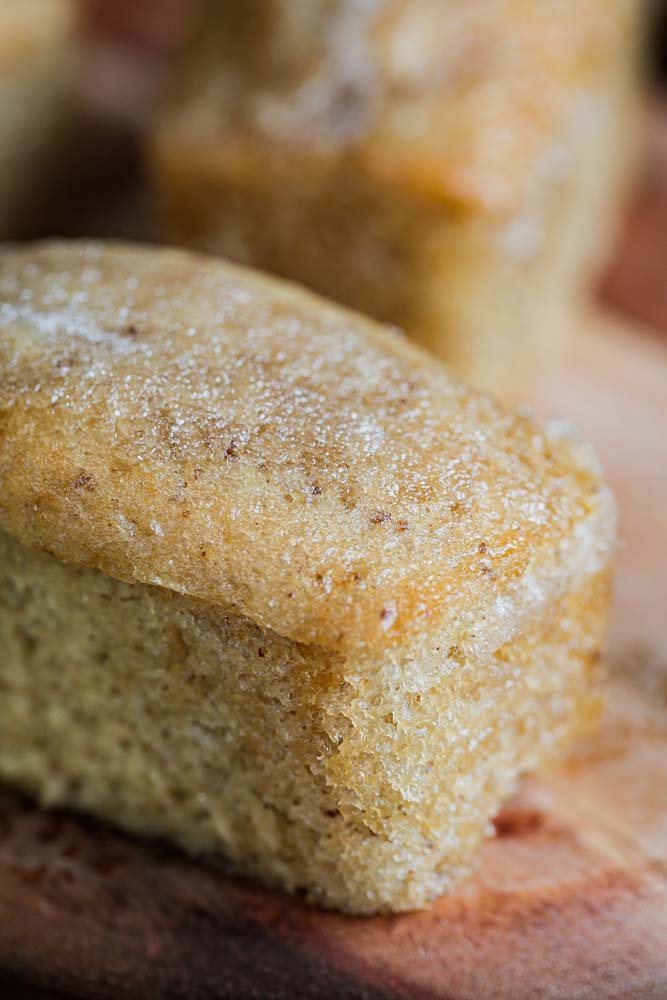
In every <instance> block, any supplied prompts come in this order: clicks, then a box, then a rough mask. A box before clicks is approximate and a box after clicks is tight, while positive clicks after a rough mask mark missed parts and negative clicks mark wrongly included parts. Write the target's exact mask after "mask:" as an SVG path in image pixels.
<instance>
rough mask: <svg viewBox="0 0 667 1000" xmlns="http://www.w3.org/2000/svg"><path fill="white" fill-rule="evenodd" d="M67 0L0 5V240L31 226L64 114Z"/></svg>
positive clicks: (13, 0)
mask: <svg viewBox="0 0 667 1000" xmlns="http://www.w3.org/2000/svg"><path fill="white" fill-rule="evenodd" d="M73 20H74V3H73V2H72V0H2V4H0V238H4V239H6V238H7V237H8V236H12V237H13V236H15V235H16V234H17V233H21V231H22V230H23V228H24V227H26V226H28V227H29V226H30V225H32V223H33V214H34V212H33V204H32V203H33V199H35V197H36V194H37V197H38V200H39V201H40V204H41V201H42V200H43V199H42V198H41V188H42V187H43V186H44V185H45V183H46V181H47V180H48V178H49V170H50V167H51V156H52V153H53V150H54V149H57V148H58V146H59V142H60V135H61V132H62V130H63V128H64V125H65V122H66V121H67V116H68V101H69V96H70V94H69V92H70V86H71V77H72V72H73V46H72V32H73Z"/></svg>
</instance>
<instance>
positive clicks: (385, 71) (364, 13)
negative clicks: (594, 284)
mask: <svg viewBox="0 0 667 1000" xmlns="http://www.w3.org/2000/svg"><path fill="white" fill-rule="evenodd" d="M642 7H643V4H642V3H641V2H637V0H587V2H586V3H583V4H582V3H580V2H579V0H563V2H558V3H554V2H553V0H530V2H526V0H466V2H465V3H458V2H454V0H409V2H408V0H371V2H359V0H333V2H332V0H309V2H295V0H250V2H249V0H228V2H227V3H225V4H220V3H216V2H215V0H208V2H204V3H203V4H201V8H202V13H201V25H200V27H199V29H198V30H196V31H195V32H194V35H193V38H192V41H191V44H190V49H189V51H188V52H187V53H186V56H185V58H184V59H183V62H182V66H181V68H180V70H179V71H178V72H177V74H176V79H175V80H174V82H173V86H172V93H171V97H170V99H169V100H168V101H167V104H166V107H165V109H164V113H163V114H162V116H161V118H160V120H159V123H158V125H157V128H156V131H155V136H154V141H153V143H152V158H153V162H154V168H155V171H154V172H155V177H156V183H157V187H158V192H159V198H160V202H161V204H162V213H163V218H164V225H165V229H166V232H167V235H168V236H169V237H170V238H171V239H173V240H175V241H177V242H181V243H182V242H185V243H188V244H190V245H192V246H196V247H198V248H200V249H205V250H211V251H215V252H220V253H222V254H224V255H225V256H228V257H230V258H231V259H234V260H238V261H240V262H242V263H250V264H254V265H256V266H258V267H261V268H263V269H265V270H268V271H271V272H273V273H276V274H279V275H282V276H284V277H288V278H292V279H296V280H298V281H301V282H303V283H304V284H306V285H308V286H310V287H312V288H314V289H315V290H317V291H319V292H322V293H324V294H326V295H330V296H331V297H333V298H335V299H337V300H339V301H341V302H343V303H345V304H346V305H350V306H353V307H354V308H358V309H361V310H362V311H364V312H366V313H368V314H370V315H372V316H375V317H376V318H378V319H381V320H384V321H388V322H391V323H394V324H398V325H399V326H401V327H403V328H404V329H405V330H406V331H407V332H408V333H409V334H410V335H411V336H412V337H414V338H415V339H416V340H418V341H420V342H421V343H422V344H423V345H425V346H427V347H428V348H430V349H431V350H433V351H435V352H436V353H437V354H439V355H441V356H442V357H443V358H444V359H445V360H446V361H447V362H448V363H449V364H450V365H452V367H454V368H455V369H456V370H457V371H458V372H459V373H461V374H462V375H464V376H465V377H466V378H469V379H471V380H472V381H474V382H476V383H477V384H479V385H481V386H484V387H488V388H493V389H494V390H495V391H500V392H502V393H504V394H505V395H507V396H517V395H521V394H522V392H523V391H524V390H525V389H526V385H527V383H529V382H531V381H532V379H533V378H534V376H535V372H536V370H537V369H539V368H540V367H542V368H543V367H544V365H545V364H547V363H548V362H549V360H550V359H552V358H553V357H554V354H555V353H556V352H557V351H558V350H559V348H560V345H561V344H562V343H563V341H564V340H565V338H566V334H567V332H568V330H569V328H570V327H571V326H572V321H573V316H574V313H575V306H576V304H577V299H578V298H579V295H580V292H581V290H582V287H583V286H584V285H585V284H586V283H587V281H588V280H589V279H590V276H591V269H592V267H593V266H594V264H595V263H596V262H597V261H598V258H599V257H600V254H601V253H602V252H603V250H604V248H605V246H606V244H607V242H608V237H609V233H610V230H611V229H612V228H613V226H612V223H613V221H614V219H615V216H616V207H617V206H616V202H617V200H618V199H619V193H620V190H619V189H620V188H621V187H622V184H621V180H622V178H623V176H624V175H625V173H626V172H627V167H628V165H629V159H630V150H631V148H632V142H631V132H632V129H631V121H632V113H631V108H632V104H633V94H634V76H635V72H634V71H635V66H636V63H637V48H638V45H637V38H638V34H639V31H638V22H639V20H640V17H639V15H640V13H641V10H642Z"/></svg>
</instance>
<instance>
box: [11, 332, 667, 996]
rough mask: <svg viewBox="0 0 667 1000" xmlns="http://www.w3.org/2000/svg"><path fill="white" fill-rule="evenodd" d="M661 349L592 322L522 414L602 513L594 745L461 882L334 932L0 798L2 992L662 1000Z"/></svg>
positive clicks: (666, 652) (665, 500) (318, 921)
mask: <svg viewBox="0 0 667 1000" xmlns="http://www.w3.org/2000/svg"><path fill="white" fill-rule="evenodd" d="M666 389H667V350H665V349H664V348H663V346H662V345H661V344H658V343H654V342H652V341H651V340H650V339H647V338H642V337H641V336H637V335H633V334H631V333H629V332H628V330H627V329H625V328H624V327H622V326H621V325H620V324H618V323H615V322H612V321H610V320H608V319H602V318H599V317H596V318H595V319H594V320H593V321H592V322H591V324H590V329H589V331H588V333H587V334H586V335H582V336H581V337H580V338H579V339H578V341H577V343H576V347H575V351H574V353H573V356H572V358H571V359H570V360H569V362H568V364H567V366H566V368H565V370H564V371H563V372H561V373H560V375H559V376H558V377H554V378H553V379H551V380H550V381H548V382H547V383H545V384H544V385H542V386H541V387H540V389H539V391H538V392H537V397H538V398H537V399H536V404H535V405H536V408H537V409H539V410H540V411H542V412H543V413H544V414H547V415H551V416H553V415H561V414H564V413H567V414H568V415H571V416H574V417H575V419H576V420H577V422H578V423H579V425H580V426H581V427H582V429H583V430H584V431H585V432H586V433H587V434H588V435H589V436H590V437H591V438H592V439H593V440H594V441H595V443H596V444H597V447H598V451H599V453H600V456H601V458H602V460H603V463H604V464H605V466H606V468H607V471H608V475H609V478H610V480H611V482H612V484H613V485H614V487H615V489H616V491H617V495H618V498H619V502H620V505H621V511H622V547H621V550H620V558H619V575H618V576H619V579H618V588H617V598H616V606H615V611H614V621H613V629H612V641H611V648H610V651H609V656H610V661H611V662H612V664H613V668H614V670H613V674H612V678H611V680H610V682H609V708H608V712H607V716H606V718H605V720H604V722H603V725H602V728H601V730H600V732H599V733H598V734H597V735H596V736H595V737H594V738H591V739H590V740H589V741H588V742H587V743H585V744H581V745H579V746H578V747H577V748H576V749H575V751H574V753H573V754H572V756H571V757H570V758H569V759H568V760H567V761H566V762H565V763H564V764H562V765H561V766H559V767H557V768H554V769H553V770H552V771H551V772H550V773H547V774H543V775H541V776H540V777H539V778H537V777H533V778H530V779H528V780H526V781H525V783H524V785H523V787H522V790H521V793H520V795H519V796H518V797H517V798H516V799H515V801H513V802H512V803H510V804H509V805H508V806H507V807H506V809H505V810H504V812H503V813H502V814H501V816H500V817H499V818H498V819H497V821H496V829H497V835H496V837H495V838H494V839H492V840H490V841H489V842H488V844H487V845H486V848H485V850H484V852H483V856H482V859H481V863H480V867H479V870H478V871H477V873H476V875H475V876H474V877H473V878H472V879H471V880H470V881H469V882H468V883H467V884H466V885H465V886H464V887H463V888H462V889H461V890H460V891H458V892H457V893H456V894H454V895H451V896H448V897H443V898H442V899H441V900H439V902H438V903H437V904H436V905H435V906H434V907H433V908H432V909H430V910H428V911H425V912H423V913H416V914H410V915H402V916H397V917H383V918H350V917H344V916H340V915H337V914H332V913H322V912H318V911H316V910H313V909H309V908H307V907H305V906H303V905H302V904H301V903H300V902H299V901H295V900H290V899H287V898H285V897H283V896H281V895H278V894H274V893H268V892H264V891H261V890H259V889H257V888H255V887H253V886H251V885H248V884H246V883H243V882H241V881H239V880H235V879H231V878H228V877H226V876H224V875H222V874H220V873H219V872H215V871H211V870H209V869H206V868H205V867H203V866H200V865H197V864H195V863H193V862H190V861H188V860H187V859H185V858H184V857H182V856H181V855H179V854H177V853H175V852H172V851H170V850H169V849H167V848H165V847H164V846H161V845H155V844H149V843H141V842H139V841H136V840H131V839H130V838H126V837H124V836H122V835H120V834H117V833H115V832H113V831H111V830H109V829H107V828H104V827H102V826H101V825H98V824H96V823H93V822H92V821H89V820H86V819H81V818H76V817H72V816H68V815H65V814H61V813H55V814H46V813H43V812H41V811H39V810H38V809H36V808H34V806H32V805H31V804H30V803H29V802H27V801H25V800H23V799H20V798H19V797H17V796H15V795H13V794H12V793H9V792H6V793H2V795H0V976H1V977H2V980H3V981H4V984H5V985H4V989H5V990H6V991H9V992H7V993H6V994H5V993H2V985H0V995H1V996H5V995H7V996H11V997H13V996H19V995H23V996H29V995H34V994H29V993H27V992H25V993H19V990H26V991H27V990H29V989H30V990H42V991H53V992H52V993H51V994H49V995H57V994H62V995H67V996H77V997H91V998H115V1000H123V998H128V1000H129V998H143V997H148V998H174V1000H175V998H184V1000H185V998H188V1000H190V998H193V1000H194V998H206V1000H212V998H239V1000H242V998H262V1000H271V998H276V1000H278V998H280V1000H283V998H284V1000H288V998H290V1000H293V998H325V997H326V998H336V997H340V998H349V1000H353V998H354V1000H362V998H365V1000H380V998H382V1000H397V998H411V1000H427V998H428V1000H436V998H437V1000H445V998H447V1000H492V998H493V1000H496V998H497V1000H533V998H535V1000H537V998H541V1000H621V998H623V1000H626V998H627V1000H630V998H632V1000H639V998H642V1000H664V998H665V997H667V640H666V638H665V634H664V625H663V618H664V614H665V606H666V599H667V578H666V576H665V570H664V562H665V555H666V554H667V553H666V551H665V548H666V544H667V461H666V460H665V459H666V445H665V441H666V436H667V433H666V432H667V413H666V410H665V406H666V404H665V399H666V396H667V393H666Z"/></svg>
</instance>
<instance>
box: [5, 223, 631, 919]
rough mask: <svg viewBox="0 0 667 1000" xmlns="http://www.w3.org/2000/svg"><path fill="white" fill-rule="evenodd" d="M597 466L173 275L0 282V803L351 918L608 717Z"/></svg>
mask: <svg viewBox="0 0 667 1000" xmlns="http://www.w3.org/2000/svg"><path fill="white" fill-rule="evenodd" d="M614 520H615V515H614V506H613V503H612V500H611V498H610V494H609V492H608V490H607V489H606V488H605V486H604V485H603V483H602V481H601V479H600V474H599V471H598V468H597V465H596V463H595V461H594V459H593V458H592V456H591V452H590V450H589V448H588V447H587V446H585V445H584V444H582V443H581V442H577V441H576V440H573V439H572V438H570V437H568V436H567V435H566V434H565V433H563V432H562V431H559V430H558V429H557V428H551V429H550V430H546V431H541V430H540V429H539V428H538V427H536V426H535V425H534V424H533V423H532V422H531V421H530V420H529V419H527V418H524V417H522V416H516V415H513V414H511V413H509V412H507V411H505V410H504V409H502V408H501V407H500V406H498V405H497V404H496V403H495V402H493V401H492V400H491V399H490V398H488V397H487V396H485V395H482V394H478V393H477V392H475V391H473V390H471V389H469V388H467V387H466V386H465V385H464V384H463V383H461V382H459V381H457V380H456V379H454V378H452V377H451V376H450V375H449V374H448V372H447V371H446V369H445V368H444V367H443V366H441V365H440V364H439V363H438V362H437V361H434V360H433V359H432V358H431V357H429V356H428V355H426V354H425V353H423V352H422V351H421V350H420V349H419V348H418V347H416V346H413V345H411V344H410V343H409V342H408V341H407V340H405V339H404V338H403V337H402V336H400V335H399V334H396V333H394V332H392V331H388V330H385V329H383V328H381V327H379V326H377V325H376V324H374V323H373V322H371V321H369V320H366V319H364V318H362V317H361V316H358V315H355V314H353V313H350V312H347V311H345V310H343V309H340V308H338V307H335V306H331V305H329V304H327V303H326V302H324V301H321V300H319V299H317V298H315V297H313V296H311V295H310V294H309V293H304V292H302V291H300V290H299V289H297V288H295V287H291V286H289V285H286V284H282V283H280V282H277V281H274V280H272V279H268V278H264V277H261V276H259V275H256V274H253V273H252V272H249V271H246V270H244V269H241V268H237V267H234V266H230V265H227V264H223V263H221V262H219V261H217V260H215V259H214V258H206V257H203V256H195V255H190V254H188V253H186V252H183V251H172V250H157V249H142V248H132V247H129V246H106V247H105V246H102V245H98V244H76V243H75V244H69V245H64V244H53V245H37V246H32V247H27V248H24V249H8V250H4V251H3V252H2V253H1V254H0V644H1V645H2V649H3V655H2V657H1V658H0V777H1V778H2V779H3V780H5V781H8V782H11V783H13V784H15V785H17V786H19V787H22V788H25V789H27V790H29V791H30V792H32V793H34V794H36V795H37V796H39V798H40V799H41V800H42V801H43V802H44V803H46V804H64V805H70V806H74V807H76V808H79V809H83V810H89V811H90V812H92V813H95V814H97V815H99V816H101V817H105V818H107V819H109V820H112V821H113V822H115V823H118V824H120V825H121V826H123V827H125V828H127V829H128V830H133V831H138V832H141V833H147V834H158V835H163V836H165V837H168V838H171V839H172V840H173V841H175V842H177V843H178V844H180V845H182V846H183V847H185V848H186V849H187V850H188V851H191V852H195V853H201V854H214V855H219V856H224V857H225V858H226V859H227V862H228V863H230V864H231V865H232V866H233V867H234V869H236V870H238V871H241V872H245V873H249V874H252V875H255V876H258V877H259V878H261V879H262V880H264V881H265V882H266V883H268V884H271V885H276V886H284V887H286V888H287V889H290V890H300V891H302V892H304V893H305V894H306V895H307V897H308V898H309V899H310V900H312V901H315V902H318V903H321V904H324V905H326V906H331V907H338V908H341V909H344V910H349V911H352V912H357V913H368V912H373V911H382V910H404V909H410V908H414V907H420V906H423V905H424V904H426V903H427V902H428V901H429V900H432V899H433V898H434V897H435V896H436V895H438V894H439V893H441V892H443V891H445V890H447V889H449V888H450V887H451V886H452V885H454V884H455V883H456V882H457V880H458V879H460V878H461V876H462V875H464V873H466V872H467V871H468V870H469V869H470V867H471V864H472V861H473V858H474V856H475V852H476V851H477V849H478V847H479V846H480V843H481V841H482V840H483V838H484V836H485V834H486V833H487V832H488V830H489V821H490V820H491V818H492V817H493V815H494V814H495V812H496V811H497V809H498V808H499V805H500V803H501V802H502V801H503V799H504V798H505V797H506V796H507V795H508V794H510V793H511V792H512V790H513V788H514V786H515V782H516V779H517V776H518V775H519V774H520V773H521V772H523V771H525V770H526V769H527V768H534V767H536V766H538V765H539V764H540V763H541V762H542V761H543V760H545V759H547V758H550V757H551V756H552V755H553V754H554V752H555V751H556V750H557V749H558V748H559V747H561V746H562V745H563V744H565V743H566V742H567V741H568V740H569V739H570V738H571V737H572V736H573V734H576V733H577V732H578V731H580V730H581V729H582V727H585V726H587V725H588V724H589V722H590V721H591V719H592V717H594V716H595V714H596V711H597V699H596V696H595V693H594V680H595V676H596V673H597V669H598V668H597V663H598V659H599V648H600V640H601V635H602V631H603V623H604V618H605V612H606V608H607V600H608V589H609V561H610V551H611V548H612V540H613V535H614Z"/></svg>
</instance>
